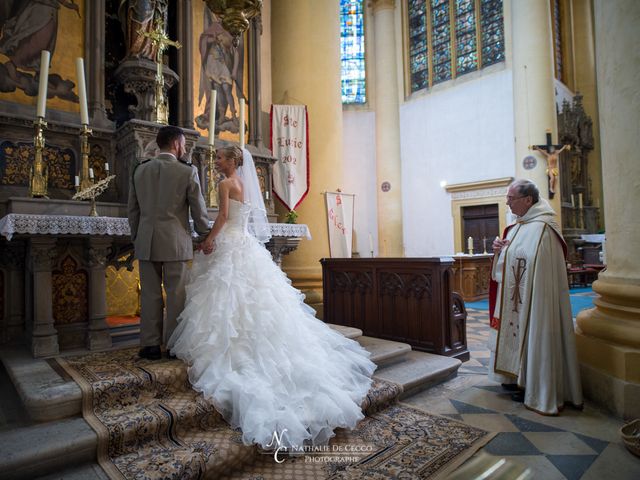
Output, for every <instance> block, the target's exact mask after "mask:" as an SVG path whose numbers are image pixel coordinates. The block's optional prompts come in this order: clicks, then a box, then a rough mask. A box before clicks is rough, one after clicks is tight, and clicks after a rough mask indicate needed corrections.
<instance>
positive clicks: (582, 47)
mask: <svg viewBox="0 0 640 480" xmlns="http://www.w3.org/2000/svg"><path fill="white" fill-rule="evenodd" d="M592 4H593V2H592V0H573V3H572V9H571V11H572V12H573V16H572V18H573V32H574V33H573V35H574V47H573V55H574V59H575V62H574V63H575V70H574V77H575V91H576V92H580V93H581V94H582V96H583V98H582V105H583V106H584V111H585V112H586V114H587V115H589V117H590V118H591V120H593V150H592V151H591V153H590V154H589V172H588V174H589V178H590V179H591V180H592V184H591V195H592V200H593V204H592V206H596V207H599V206H601V205H602V158H601V155H600V129H599V128H598V125H599V116H598V93H597V90H596V54H595V43H594V39H593V34H594V32H593V8H592ZM601 225H604V222H602V223H601Z"/></svg>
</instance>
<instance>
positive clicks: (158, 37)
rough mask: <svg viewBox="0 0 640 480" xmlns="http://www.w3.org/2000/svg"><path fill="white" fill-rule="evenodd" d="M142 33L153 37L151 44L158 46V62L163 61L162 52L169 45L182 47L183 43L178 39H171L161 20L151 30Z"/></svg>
mask: <svg viewBox="0 0 640 480" xmlns="http://www.w3.org/2000/svg"><path fill="white" fill-rule="evenodd" d="M140 35H142V36H143V37H147V38H150V39H151V44H152V45H153V46H154V47H158V51H157V52H156V62H158V63H162V52H164V51H165V50H166V49H167V48H169V47H176V48H182V44H181V43H180V42H177V41H173V40H170V39H169V37H168V36H167V34H166V33H165V31H164V25H163V24H162V21H161V20H158V21H157V22H156V28H155V29H154V30H153V31H151V32H140Z"/></svg>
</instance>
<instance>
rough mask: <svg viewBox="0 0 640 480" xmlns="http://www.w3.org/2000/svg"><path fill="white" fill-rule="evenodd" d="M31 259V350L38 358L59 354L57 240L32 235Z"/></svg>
mask: <svg viewBox="0 0 640 480" xmlns="http://www.w3.org/2000/svg"><path fill="white" fill-rule="evenodd" d="M29 243H30V245H29V247H30V252H29V258H30V259H31V271H32V272H33V308H32V313H33V329H32V331H31V339H30V340H31V353H32V354H33V356H34V357H45V356H49V355H57V354H58V332H57V330H56V329H55V327H54V325H53V323H54V322H53V309H52V296H51V290H52V288H51V266H52V264H53V261H54V260H55V258H56V253H57V252H56V239H55V238H51V237H31V239H30V242H29Z"/></svg>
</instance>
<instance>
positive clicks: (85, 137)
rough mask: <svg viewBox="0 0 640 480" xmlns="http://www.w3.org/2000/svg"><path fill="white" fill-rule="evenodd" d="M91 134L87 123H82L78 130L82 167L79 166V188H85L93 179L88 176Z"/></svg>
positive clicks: (91, 183) (89, 185)
mask: <svg viewBox="0 0 640 480" xmlns="http://www.w3.org/2000/svg"><path fill="white" fill-rule="evenodd" d="M91 134H92V131H91V128H90V127H89V125H86V124H83V125H82V130H81V132H80V155H81V158H82V164H81V165H82V167H81V168H80V190H86V189H87V188H89V187H91V185H93V180H92V179H91V178H90V177H89V135H91Z"/></svg>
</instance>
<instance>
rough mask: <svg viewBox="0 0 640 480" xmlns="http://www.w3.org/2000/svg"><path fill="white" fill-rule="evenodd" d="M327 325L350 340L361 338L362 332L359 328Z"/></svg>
mask: <svg viewBox="0 0 640 480" xmlns="http://www.w3.org/2000/svg"><path fill="white" fill-rule="evenodd" d="M327 325H329V327H331V328H333V329H334V330H336V331H338V332H340V333H341V334H342V335H344V336H345V337H347V338H350V339H352V340H354V339H356V338H358V337H361V336H362V330H360V329H359V328H354V327H345V326H344V325H335V324H333V323H327Z"/></svg>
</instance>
